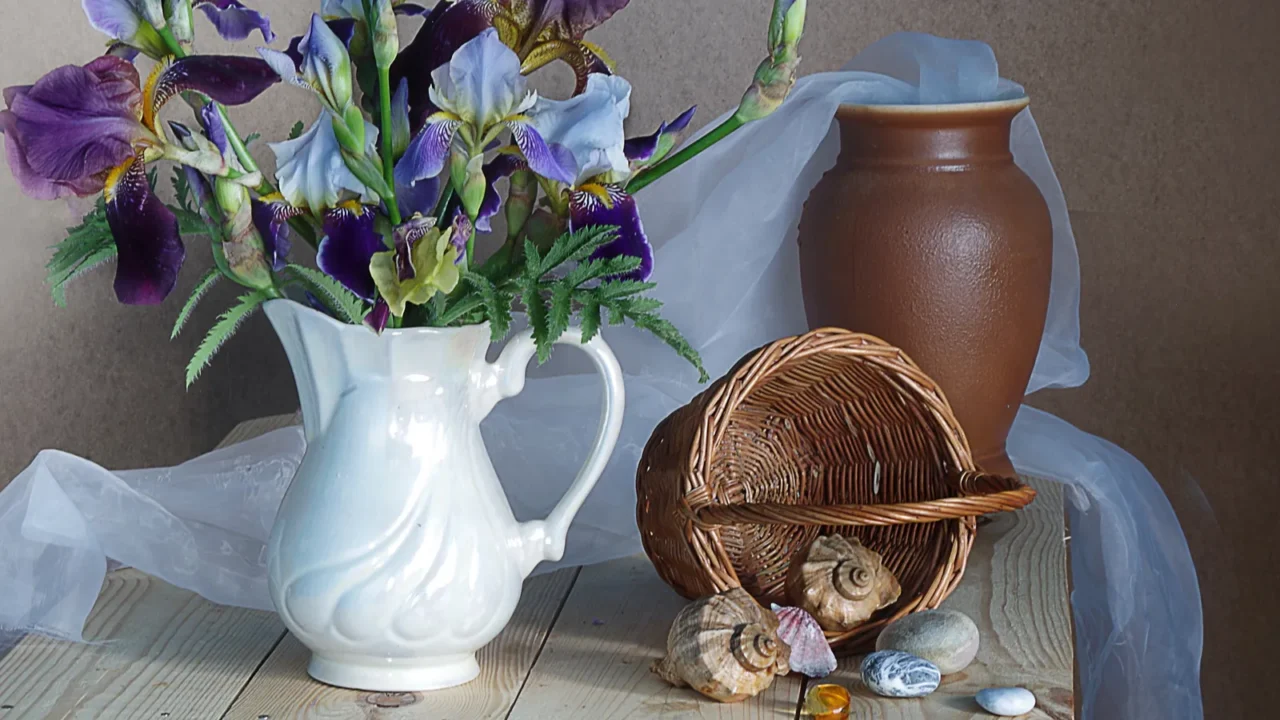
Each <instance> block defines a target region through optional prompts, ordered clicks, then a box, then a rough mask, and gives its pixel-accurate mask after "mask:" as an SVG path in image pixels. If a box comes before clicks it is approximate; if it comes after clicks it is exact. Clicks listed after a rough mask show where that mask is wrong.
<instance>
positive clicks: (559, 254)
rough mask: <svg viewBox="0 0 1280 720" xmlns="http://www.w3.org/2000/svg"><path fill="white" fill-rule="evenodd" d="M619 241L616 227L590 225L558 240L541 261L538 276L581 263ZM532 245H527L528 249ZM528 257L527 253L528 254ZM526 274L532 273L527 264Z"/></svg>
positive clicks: (566, 234)
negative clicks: (592, 254)
mask: <svg viewBox="0 0 1280 720" xmlns="http://www.w3.org/2000/svg"><path fill="white" fill-rule="evenodd" d="M616 239H618V228H617V226H616V225H589V226H587V227H585V228H579V229H578V230H575V231H573V232H569V233H565V234H564V235H561V236H560V237H558V238H556V240H555V242H553V243H552V244H551V248H550V249H549V250H547V256H546V257H545V258H542V259H541V263H540V264H539V267H538V270H539V272H538V276H539V277H541V276H543V275H546V274H547V273H549V272H551V271H552V270H554V269H556V268H557V267H559V266H560V265H563V264H564V263H566V262H569V261H581V260H584V259H586V258H587V257H588V256H590V255H591V253H593V252H595V251H596V250H597V249H599V248H601V247H602V246H604V245H608V244H609V243H611V242H613V241H614V240H616ZM529 244H531V243H526V247H527V246H528V245H529ZM526 256H527V252H526ZM526 272H531V270H530V269H529V267H528V265H527V264H526Z"/></svg>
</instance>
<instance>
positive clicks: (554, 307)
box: [544, 280, 573, 362]
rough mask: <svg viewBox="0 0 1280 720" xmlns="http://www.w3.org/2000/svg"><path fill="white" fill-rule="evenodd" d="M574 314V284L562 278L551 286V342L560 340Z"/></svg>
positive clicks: (549, 322)
mask: <svg viewBox="0 0 1280 720" xmlns="http://www.w3.org/2000/svg"><path fill="white" fill-rule="evenodd" d="M572 315H573V286H572V285H569V284H568V283H566V282H564V281H563V280H562V281H560V282H558V283H556V284H555V285H553V286H552V287H551V308H550V310H549V311H548V313H547V340H548V341H549V343H554V342H555V341H556V340H559V339H560V336H561V335H563V334H564V331H565V330H568V329H569V318H570V316H572ZM548 352H549V351H548ZM544 362H545V361H544Z"/></svg>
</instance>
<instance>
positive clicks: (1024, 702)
mask: <svg viewBox="0 0 1280 720" xmlns="http://www.w3.org/2000/svg"><path fill="white" fill-rule="evenodd" d="M974 699H975V700H977V701H978V704H979V705H981V706H982V709H983V710H986V711H987V712H989V713H991V714H992V715H999V716H1001V717H1014V716H1016V715H1026V714H1027V713H1029V712H1031V711H1032V709H1034V708H1035V706H1036V696H1035V695H1032V694H1031V691H1030V690H1027V689H1025V688H1020V687H1002V688H987V689H986V690H982V691H980V692H979V693H978V695H977V697H975V698H974Z"/></svg>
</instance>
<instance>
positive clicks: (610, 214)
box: [529, 74, 653, 280]
mask: <svg viewBox="0 0 1280 720" xmlns="http://www.w3.org/2000/svg"><path fill="white" fill-rule="evenodd" d="M630 103H631V85H630V84H629V83H628V82H627V81H626V80H624V79H623V78H621V77H617V76H612V75H600V74H593V75H591V77H590V78H589V79H588V81H587V85H586V88H585V90H584V92H583V93H582V94H580V95H575V96H574V97H571V98H569V99H568V100H547V99H542V100H539V101H538V103H537V105H536V106H534V108H533V109H532V110H531V111H530V112H529V117H530V122H532V124H533V126H534V127H536V128H537V129H538V131H539V132H541V133H542V135H543V137H544V138H545V139H546V141H547V143H549V144H550V145H551V147H553V148H559V149H562V150H563V151H564V152H566V153H568V154H569V155H570V156H571V157H572V159H573V166H574V168H575V169H576V172H575V173H574V179H573V180H572V181H571V182H570V183H567V185H568V187H567V188H565V192H567V193H568V196H569V218H568V220H569V229H570V230H577V229H579V228H584V227H590V226H592V225H613V226H616V227H617V228H618V238H617V240H614V241H613V242H611V243H609V244H608V245H605V246H604V247H601V248H600V249H598V250H597V251H596V252H595V253H594V254H593V255H592V258H611V257H618V256H622V255H628V256H631V257H638V258H640V263H641V265H640V267H639V268H637V269H636V270H634V271H632V272H631V273H628V274H627V275H626V278H627V279H633V280H647V279H648V278H649V275H650V274H651V273H652V272H653V248H652V247H651V246H650V245H649V239H648V237H647V236H646V235H645V232H644V225H643V224H641V222H640V213H639V211H638V210H637V208H636V202H635V199H634V198H632V197H631V196H630V195H628V194H627V192H626V191H625V190H624V189H623V188H622V187H621V186H620V185H618V183H619V182H621V181H622V180H624V179H625V178H626V177H627V176H628V175H629V174H630V170H631V164H630V160H629V159H628V157H627V155H626V141H625V139H624V132H623V121H624V120H625V119H626V117H627V114H628V113H629V112H630V108H631V105H630Z"/></svg>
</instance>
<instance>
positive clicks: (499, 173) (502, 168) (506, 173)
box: [476, 153, 527, 233]
mask: <svg viewBox="0 0 1280 720" xmlns="http://www.w3.org/2000/svg"><path fill="white" fill-rule="evenodd" d="M524 167H527V166H526V165H525V162H524V160H523V159H522V158H520V157H519V156H517V155H511V154H508V153H502V154H500V155H498V156H497V157H495V158H494V159H493V160H491V161H490V162H489V164H487V165H485V166H484V180H485V184H486V185H487V187H486V188H485V190H484V200H482V201H481V202H480V212H479V213H478V214H477V215H476V230H479V231H480V232H484V233H487V232H492V230H493V228H492V227H491V226H490V224H489V219H490V218H492V217H493V216H494V215H497V214H498V211H499V210H501V209H502V195H501V194H500V193H499V192H498V181H499V180H501V179H502V178H505V177H510V175H511V173H513V172H515V171H517V170H520V169H522V168H524Z"/></svg>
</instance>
